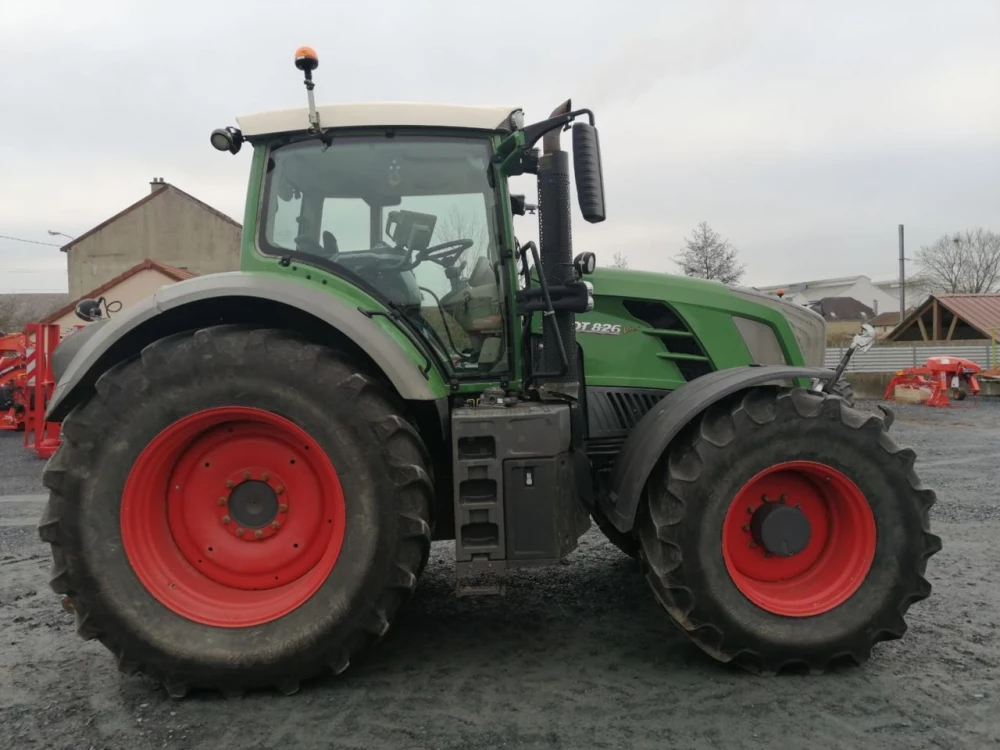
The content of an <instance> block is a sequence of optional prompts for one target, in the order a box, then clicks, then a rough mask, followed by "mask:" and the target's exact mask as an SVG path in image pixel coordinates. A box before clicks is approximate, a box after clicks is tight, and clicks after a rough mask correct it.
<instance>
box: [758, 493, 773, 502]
mask: <svg viewBox="0 0 1000 750" xmlns="http://www.w3.org/2000/svg"><path fill="white" fill-rule="evenodd" d="M760 499H761V500H762V501H763V502H765V503H769V502H771V500H770V498H768V496H767V495H761V498H760Z"/></svg>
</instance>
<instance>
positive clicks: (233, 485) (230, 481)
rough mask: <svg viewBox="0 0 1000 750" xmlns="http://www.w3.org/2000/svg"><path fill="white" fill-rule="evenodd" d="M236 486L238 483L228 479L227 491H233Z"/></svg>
mask: <svg viewBox="0 0 1000 750" xmlns="http://www.w3.org/2000/svg"><path fill="white" fill-rule="evenodd" d="M235 486H236V482H234V481H233V480H232V479H227V480H226V489H228V490H231V489H232V488H233V487H235Z"/></svg>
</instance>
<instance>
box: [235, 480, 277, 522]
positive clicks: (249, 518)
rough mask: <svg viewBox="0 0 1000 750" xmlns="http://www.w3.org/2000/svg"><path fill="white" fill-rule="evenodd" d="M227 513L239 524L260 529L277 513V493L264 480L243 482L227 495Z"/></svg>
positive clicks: (272, 519)
mask: <svg viewBox="0 0 1000 750" xmlns="http://www.w3.org/2000/svg"><path fill="white" fill-rule="evenodd" d="M229 515H231V516H232V517H233V520H234V521H236V523H238V524H239V525H240V526H244V527H246V528H248V529H262V528H264V527H265V526H267V525H269V524H270V523H271V522H272V521H274V519H275V517H276V516H277V515H278V494H277V493H276V492H275V491H274V490H273V489H271V487H270V486H269V485H268V484H267V483H266V482H261V481H258V480H250V481H249V482H244V483H243V484H241V485H239V486H238V487H236V489H234V490H233V494H231V495H230V496H229Z"/></svg>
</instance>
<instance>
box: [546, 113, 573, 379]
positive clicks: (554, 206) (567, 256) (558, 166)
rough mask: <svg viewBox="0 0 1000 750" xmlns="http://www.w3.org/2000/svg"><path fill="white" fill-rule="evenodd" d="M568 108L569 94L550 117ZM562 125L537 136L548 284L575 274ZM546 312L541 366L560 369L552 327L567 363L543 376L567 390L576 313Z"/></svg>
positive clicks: (548, 368)
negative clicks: (554, 374) (551, 374)
mask: <svg viewBox="0 0 1000 750" xmlns="http://www.w3.org/2000/svg"><path fill="white" fill-rule="evenodd" d="M570 111H571V107H570V100H569V99H567V100H566V101H565V102H563V103H562V104H560V105H559V106H558V107H556V108H555V110H553V112H552V114H551V115H550V116H549V117H550V118H551V117H558V116H559V115H563V114H566V113H567V112H570ZM561 130H562V128H553V129H552V130H550V131H549V132H548V133H546V134H545V135H544V136H543V137H542V154H541V156H540V157H539V159H538V175H537V178H538V245H539V254H540V256H541V264H542V267H541V268H540V269H539V273H541V274H542V275H544V277H545V281H546V283H547V284H548V285H549V286H550V287H552V286H558V285H562V284H566V283H568V282H570V281H572V280H573V279H574V278H575V271H574V269H573V237H572V215H571V213H570V189H569V180H570V175H569V153H567V152H566V151H563V150H562V147H561V144H560V138H559V136H560V132H561ZM551 317H553V318H554V321H543V323H542V351H541V362H540V364H541V370H542V371H544V372H559V371H560V370H562V365H563V363H562V357H561V354H560V351H559V345H558V343H557V338H556V330H554V329H557V330H558V331H559V336H560V337H561V338H562V342H563V348H564V349H565V352H566V361H567V365H568V366H567V368H566V372H565V374H564V375H562V376H561V377H553V378H546V381H547V382H550V383H561V384H564V387H562V388H560V390H567V388H566V387H565V386H566V385H569V386H570V388H572V385H571V384H576V383H579V370H580V368H579V362H578V357H577V348H576V313H573V312H570V311H568V310H557V311H556V312H555V313H554V315H552V316H551ZM553 324H554V325H553Z"/></svg>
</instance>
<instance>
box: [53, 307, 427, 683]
mask: <svg viewBox="0 0 1000 750" xmlns="http://www.w3.org/2000/svg"><path fill="white" fill-rule="evenodd" d="M63 435H64V437H63V444H62V446H61V447H60V449H59V451H58V452H57V453H56V455H55V456H54V457H53V458H52V460H51V461H50V463H49V465H48V466H47V467H46V470H45V473H44V476H43V481H44V482H45V484H46V486H47V487H48V488H49V490H50V500H49V505H48V507H47V509H46V513H45V516H44V518H43V521H42V524H41V526H40V533H41V536H42V539H43V540H45V541H47V542H49V543H50V544H51V546H52V554H53V561H54V566H53V578H52V587H53V589H54V590H55V591H56V592H58V593H61V594H64V595H66V596H67V597H68V599H69V603H70V605H71V606H72V608H73V609H74V610H75V611H76V616H77V630H78V632H79V633H80V635H81V636H83V637H84V638H88V639H89V638H97V639H99V640H100V641H101V642H102V643H103V644H104V645H105V646H107V647H108V648H109V649H110V650H111V651H112V653H114V654H115V656H116V658H117V660H118V664H119V667H120V668H121V669H122V670H123V671H126V672H129V673H131V672H136V671H142V672H145V673H147V674H149V675H151V676H152V677H154V678H156V679H158V680H160V681H162V682H163V683H164V685H165V686H166V688H167V690H168V691H169V692H170V694H171V695H175V696H179V695H183V694H184V693H185V692H186V691H187V690H188V689H190V688H213V689H217V690H220V691H222V692H224V693H239V692H242V691H244V690H247V689H252V688H260V687H277V688H278V689H280V690H281V691H283V692H294V691H295V690H296V689H297V688H298V685H299V682H300V680H302V679H305V678H308V677H312V676H314V675H316V674H319V673H321V672H323V671H325V670H332V671H334V672H338V673H339V672H341V671H343V670H344V669H345V668H346V667H347V665H348V663H349V661H350V659H351V657H352V656H353V655H354V654H355V653H356V652H357V651H358V650H359V649H361V648H362V647H364V646H365V645H367V644H368V643H371V642H373V641H375V640H378V639H379V638H381V637H382V636H383V635H384V634H385V632H386V630H387V629H388V628H389V625H390V623H391V622H392V620H393V618H394V617H395V615H396V613H397V611H398V610H399V608H400V606H401V605H402V604H403V603H404V602H405V601H406V600H407V599H408V598H409V596H410V594H411V593H412V591H413V589H414V586H415V584H416V580H417V576H419V574H420V572H421V571H422V569H423V566H424V564H425V563H426V560H427V554H428V550H429V542H430V536H431V528H430V515H429V513H430V501H431V496H432V491H433V490H432V485H431V480H430V476H429V473H428V472H429V462H428V459H427V455H426V451H425V448H424V446H423V443H422V442H421V440H420V438H419V436H418V435H417V433H416V431H415V430H414V429H413V427H412V426H411V425H410V424H409V423H408V422H407V421H406V419H405V417H404V415H403V413H402V406H401V404H399V403H397V402H396V400H395V399H394V398H393V396H392V395H391V394H389V393H388V392H387V391H386V390H385V389H383V388H382V387H381V386H380V384H379V383H377V382H376V381H375V380H374V379H373V378H371V377H370V376H368V375H366V374H363V373H362V372H361V371H359V370H358V368H357V367H355V366H354V365H353V364H351V363H350V362H349V361H347V360H345V359H343V358H342V357H341V356H340V355H339V354H337V353H335V352H332V351H330V350H327V349H325V348H323V347H319V346H316V345H313V344H309V343H306V342H303V341H300V340H298V339H296V338H293V337H291V336H290V335H288V334H286V333H283V332H279V331H262V330H252V329H247V328H241V327H232V326H219V327H215V328H209V329H205V330H202V331H199V332H197V333H194V334H181V335H178V336H172V337H169V338H167V339H163V340H161V341H159V342H157V343H155V344H152V345H151V346H149V347H147V348H146V349H145V350H144V351H143V353H142V356H141V357H140V358H137V359H135V360H132V361H130V362H128V363H125V364H122V365H119V366H117V367H115V368H113V369H112V370H110V371H109V372H108V373H106V374H105V375H104V376H102V377H101V379H100V380H99V381H98V383H97V386H96V393H95V394H94V395H93V396H92V397H91V398H90V399H89V400H88V401H87V402H85V403H83V404H81V405H80V406H79V407H77V408H76V409H74V411H73V412H72V413H71V414H70V415H69V417H67V419H66V420H65V422H64V423H63ZM93 467H100V469H99V470H98V471H95V470H93Z"/></svg>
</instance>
